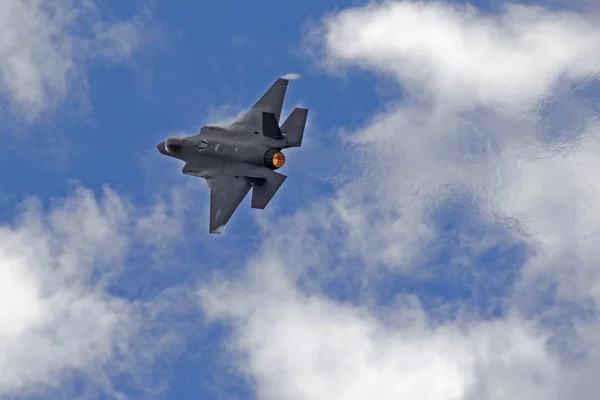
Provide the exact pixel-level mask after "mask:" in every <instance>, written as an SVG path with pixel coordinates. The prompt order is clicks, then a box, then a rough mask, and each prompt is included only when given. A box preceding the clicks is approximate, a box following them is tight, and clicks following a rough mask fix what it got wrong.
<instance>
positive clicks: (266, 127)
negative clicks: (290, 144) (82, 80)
mask: <svg viewBox="0 0 600 400" xmlns="http://www.w3.org/2000/svg"><path fill="white" fill-rule="evenodd" d="M262 133H263V135H265V136H266V137H268V138H271V139H277V140H281V139H283V135H282V134H281V129H279V123H278V122H277V118H276V117H275V114H273V113H268V112H263V113H262Z"/></svg>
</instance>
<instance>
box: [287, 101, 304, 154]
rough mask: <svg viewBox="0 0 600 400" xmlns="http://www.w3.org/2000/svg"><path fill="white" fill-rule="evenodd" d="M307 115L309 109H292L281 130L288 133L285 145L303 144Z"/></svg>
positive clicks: (296, 145) (295, 145)
mask: <svg viewBox="0 0 600 400" xmlns="http://www.w3.org/2000/svg"><path fill="white" fill-rule="evenodd" d="M307 116H308V109H306V108H294V111H292V113H291V114H290V116H289V117H287V119H286V120H285V122H284V123H283V125H281V131H282V132H284V133H285V134H286V135H287V136H286V146H285V147H300V146H302V138H303V137H304V127H305V126H306V117H307Z"/></svg>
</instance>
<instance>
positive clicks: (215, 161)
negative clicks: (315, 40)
mask: <svg viewBox="0 0 600 400" xmlns="http://www.w3.org/2000/svg"><path fill="white" fill-rule="evenodd" d="M295 77H297V76H294V74H288V75H285V76H283V77H281V78H279V79H277V81H275V83H274V84H273V85H272V86H271V87H270V88H269V89H268V90H267V91H266V92H265V94H264V95H263V96H262V97H261V98H260V100H258V101H257V102H256V104H254V106H253V107H252V108H251V109H250V110H249V111H248V112H247V113H246V114H244V115H242V116H241V117H239V118H237V119H236V120H234V121H233V122H231V123H230V124H228V125H224V126H223V125H216V124H213V125H206V126H203V127H202V128H201V129H200V132H199V133H198V134H197V135H194V136H187V137H181V136H174V137H169V138H168V139H166V140H164V141H162V142H160V143H159V144H158V145H157V146H156V148H157V149H158V151H159V152H160V153H161V154H164V155H165V156H169V157H173V158H177V159H179V160H181V161H183V162H185V165H184V166H183V169H182V171H181V172H183V173H184V174H186V175H192V176H197V177H200V178H204V179H205V180H206V183H207V185H208V187H209V189H210V226H209V232H210V233H221V232H222V231H223V228H224V227H225V225H226V224H227V222H228V221H229V219H230V218H231V216H232V215H233V213H234V211H235V210H236V209H237V208H238V206H239V205H240V203H241V202H242V200H243V199H244V197H246V195H247V194H248V192H249V191H250V189H251V188H252V204H251V207H252V208H257V209H264V208H265V207H266V206H267V204H269V201H271V199H272V198H273V196H274V195H275V193H276V192H277V190H279V188H280V187H281V185H282V184H283V182H284V181H285V179H286V178H287V176H286V175H283V174H281V173H279V172H275V170H277V169H279V168H281V167H283V166H284V164H285V156H284V154H283V153H282V150H283V149H287V148H290V147H300V146H301V145H302V138H303V136H304V127H305V125H306V117H307V115H308V109H306V108H295V109H294V110H293V111H292V113H291V114H290V115H289V116H288V117H287V119H286V120H285V121H284V123H283V124H282V125H281V126H279V117H280V115H281V108H282V106H283V100H284V97H285V92H286V90H287V86H288V83H289V80H290V79H294V78H295Z"/></svg>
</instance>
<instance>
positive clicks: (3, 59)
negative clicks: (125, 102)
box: [0, 0, 148, 122]
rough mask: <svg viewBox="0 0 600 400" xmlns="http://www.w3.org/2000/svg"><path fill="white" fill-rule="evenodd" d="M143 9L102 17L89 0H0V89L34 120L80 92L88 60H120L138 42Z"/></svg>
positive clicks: (16, 108) (21, 112)
mask: <svg viewBox="0 0 600 400" xmlns="http://www.w3.org/2000/svg"><path fill="white" fill-rule="evenodd" d="M147 27H148V21H147V17H146V13H145V12H144V13H141V14H140V15H138V16H134V17H133V18H132V19H131V20H125V21H118V20H117V21H113V20H111V21H108V20H105V19H103V18H102V13H101V10H100V9H99V7H98V6H97V4H96V2H95V1H83V2H81V1H72V0H58V1H47V0H25V1H21V0H7V1H3V2H2V4H1V5H0V94H1V95H2V97H3V98H4V100H5V102H6V103H7V104H8V105H9V107H8V109H9V110H11V109H12V110H13V111H14V112H15V113H16V114H17V115H18V116H20V117H22V118H23V119H24V120H25V121H27V122H34V121H36V120H38V119H39V118H40V116H41V115H43V114H44V113H47V112H51V111H54V110H55V109H56V107H58V106H59V105H61V104H62V103H63V101H64V100H65V99H66V98H67V97H68V96H73V97H74V98H82V96H83V95H85V92H86V84H87V71H86V70H87V67H88V64H89V62H90V61H91V60H100V61H107V62H109V63H120V62H123V61H125V60H127V59H128V58H129V57H131V56H132V54H133V53H134V52H135V51H136V50H137V49H139V48H140V45H141V44H142V43H144V40H143V35H144V32H145V31H146V29H147Z"/></svg>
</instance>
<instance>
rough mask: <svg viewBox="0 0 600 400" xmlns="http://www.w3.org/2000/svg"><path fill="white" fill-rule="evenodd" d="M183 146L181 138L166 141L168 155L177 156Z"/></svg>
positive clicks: (175, 137)
mask: <svg viewBox="0 0 600 400" xmlns="http://www.w3.org/2000/svg"><path fill="white" fill-rule="evenodd" d="M182 144H183V138H182V137H180V136H173V137H170V138H168V139H167V140H166V141H165V150H166V151H167V153H171V154H176V153H179V151H181V146H182Z"/></svg>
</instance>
